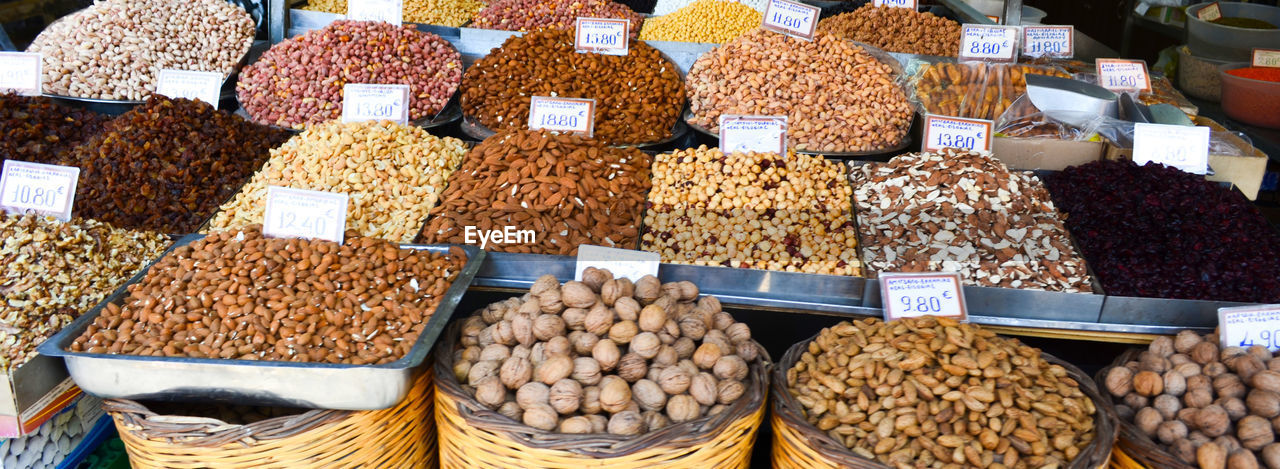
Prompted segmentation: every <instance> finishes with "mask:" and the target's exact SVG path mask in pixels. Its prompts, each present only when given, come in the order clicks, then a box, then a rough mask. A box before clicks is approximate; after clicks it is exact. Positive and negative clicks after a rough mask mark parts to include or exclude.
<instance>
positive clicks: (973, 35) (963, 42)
mask: <svg viewBox="0 0 1280 469" xmlns="http://www.w3.org/2000/svg"><path fill="white" fill-rule="evenodd" d="M960 60H962V61H982V62H1015V61H1017V60H1018V27H1017V26H991V25H985V24H966V25H964V28H963V29H962V30H961V31H960Z"/></svg>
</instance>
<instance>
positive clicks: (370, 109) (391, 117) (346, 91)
mask: <svg viewBox="0 0 1280 469" xmlns="http://www.w3.org/2000/svg"><path fill="white" fill-rule="evenodd" d="M378 120H387V121H396V122H399V123H400V124H401V125H408V124H409V85H370V84H362V83H347V84H346V85H343V86H342V121H343V122H361V121H378Z"/></svg>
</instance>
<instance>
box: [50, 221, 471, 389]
mask: <svg viewBox="0 0 1280 469" xmlns="http://www.w3.org/2000/svg"><path fill="white" fill-rule="evenodd" d="M466 261H467V259H466V254H465V253H463V252H462V250H460V249H454V250H452V251H451V252H450V254H449V255H441V254H436V253H432V252H427V251H418V250H413V249H401V248H400V247H399V246H397V245H396V244H393V243H390V242H387V241H383V240H380V239H376V238H367V237H359V236H355V235H354V233H349V234H348V235H347V237H346V241H344V242H343V243H342V244H338V243H334V242H331V241H324V240H306V239H299V238H266V237H264V236H263V235H262V231H261V227H260V226H251V227H247V228H245V229H244V230H243V231H235V230H231V231H220V232H216V233H212V234H210V235H209V236H208V237H206V238H204V239H201V240H199V241H196V242H193V243H191V244H189V245H186V246H182V247H179V248H177V249H175V250H174V251H173V252H172V253H170V254H169V255H167V256H165V257H164V258H162V259H160V261H158V262H156V264H155V265H154V266H153V267H152V268H151V269H150V270H149V271H148V272H147V274H146V276H144V278H143V279H142V280H141V281H140V282H138V283H137V284H134V285H131V286H130V287H129V294H128V296H127V297H125V298H124V299H123V300H121V301H120V302H118V303H115V302H113V303H110V304H108V305H107V307H106V308H104V309H103V310H102V314H101V315H100V316H98V317H97V318H94V321H93V324H92V325H90V326H89V327H88V329H86V330H85V332H84V333H83V334H81V335H80V336H79V337H77V338H76V339H75V341H74V342H72V344H71V346H70V349H71V350H72V351H75V352H86V353H105V354H126V355H144V356H166V357H192V358H223V359H239V360H269V361H291V362H325V363H347V364H354V365H366V364H369V365H372V364H382V363H389V362H392V361H395V360H398V359H400V358H401V357H403V356H405V355H406V354H407V353H408V352H409V349H411V348H412V347H413V345H414V343H415V342H417V338H418V334H420V333H421V332H422V330H423V328H424V327H425V326H426V324H427V320H429V319H430V318H431V315H432V314H433V313H435V309H436V306H438V305H439V304H440V301H441V299H442V298H443V297H444V294H445V292H446V291H448V289H449V286H450V285H451V284H452V283H453V280H454V279H455V278H456V277H457V276H458V272H459V271H461V270H462V266H463V265H465V264H466Z"/></svg>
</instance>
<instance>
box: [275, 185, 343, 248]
mask: <svg viewBox="0 0 1280 469" xmlns="http://www.w3.org/2000/svg"><path fill="white" fill-rule="evenodd" d="M347 201H348V198H347V195H346V194H335V193H332V192H321V191H309V190H304V189H294V188H292V187H279V186H267V207H266V210H265V211H264V216H263V218H265V220H263V222H262V234H264V235H267V236H270V237H276V238H307V239H327V240H329V241H333V242H335V243H341V242H342V239H343V233H344V232H345V231H346V230H347Z"/></svg>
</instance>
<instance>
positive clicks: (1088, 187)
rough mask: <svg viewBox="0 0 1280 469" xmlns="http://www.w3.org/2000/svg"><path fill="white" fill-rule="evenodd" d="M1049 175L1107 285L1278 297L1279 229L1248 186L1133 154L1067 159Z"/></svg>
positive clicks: (1070, 224) (1147, 293) (1116, 289)
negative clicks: (1238, 187) (1237, 189)
mask: <svg viewBox="0 0 1280 469" xmlns="http://www.w3.org/2000/svg"><path fill="white" fill-rule="evenodd" d="M1045 183H1046V184H1047V185H1048V187H1049V191H1050V192H1051V193H1052V194H1053V200H1054V202H1055V203H1056V204H1057V205H1058V208H1059V209H1060V210H1062V211H1063V212H1066V213H1067V214H1068V216H1067V228H1069V229H1070V230H1071V232H1072V233H1073V234H1075V237H1076V241H1077V242H1078V243H1079V245H1080V249H1081V250H1082V251H1084V255H1085V258H1086V259H1088V260H1089V264H1090V265H1092V266H1093V270H1094V272H1096V273H1097V275H1098V278H1099V280H1101V282H1102V287H1103V289H1104V290H1106V292H1107V293H1108V294H1111V295H1120V296H1142V297H1156V298H1178V299H1199V300H1222V301H1247V302H1259V303H1274V302H1276V301H1280V234H1277V233H1276V231H1275V229H1273V228H1272V227H1271V226H1270V225H1268V224H1267V221H1266V220H1265V219H1264V218H1263V217H1262V214H1261V212H1259V211H1258V209H1257V208H1256V207H1254V206H1252V205H1250V204H1249V202H1248V200H1245V198H1244V197H1243V196H1241V195H1240V194H1238V193H1233V192H1231V191H1229V190H1227V189H1223V188H1222V187H1219V186H1218V185H1217V184H1216V183H1212V182H1208V181H1205V180H1204V178H1202V177H1201V176H1197V175H1194V174H1189V173H1184V172H1182V171H1179V170H1177V169H1173V168H1169V167H1165V166H1161V165H1157V164H1147V165H1146V166H1138V165H1135V164H1134V163H1132V162H1128V161H1124V162H1119V161H1099V162H1094V163H1089V164H1087V165H1084V166H1076V167H1073V168H1068V169H1067V170H1065V171H1062V172H1061V173H1057V174H1054V175H1051V176H1049V177H1047V178H1045Z"/></svg>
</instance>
